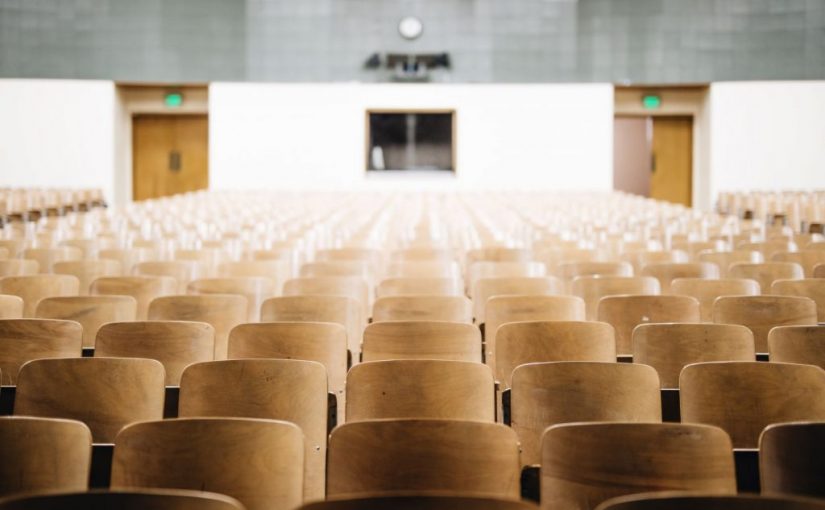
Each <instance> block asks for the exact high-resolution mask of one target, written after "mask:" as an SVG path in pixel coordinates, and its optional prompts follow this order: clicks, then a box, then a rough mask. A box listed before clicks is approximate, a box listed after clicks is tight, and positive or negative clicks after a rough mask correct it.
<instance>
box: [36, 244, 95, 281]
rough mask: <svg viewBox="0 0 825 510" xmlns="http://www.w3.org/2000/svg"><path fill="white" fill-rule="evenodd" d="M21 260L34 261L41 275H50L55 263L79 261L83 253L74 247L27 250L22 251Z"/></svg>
mask: <svg viewBox="0 0 825 510" xmlns="http://www.w3.org/2000/svg"><path fill="white" fill-rule="evenodd" d="M23 258H24V259H31V260H36V261H37V264H38V266H39V267H40V272H41V273H44V274H46V273H52V272H53V268H52V265H53V264H54V263H55V262H62V261H65V260H80V259H82V258H83V251H82V250H80V248H75V247H74V246H60V247H56V248H28V249H25V250H23Z"/></svg>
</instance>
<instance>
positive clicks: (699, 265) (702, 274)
mask: <svg viewBox="0 0 825 510" xmlns="http://www.w3.org/2000/svg"><path fill="white" fill-rule="evenodd" d="M641 274H642V276H652V277H654V278H656V279H657V280H659V286H660V287H661V289H662V294H676V293H675V292H673V291H672V290H671V284H672V282H673V280H675V279H677V278H702V279H707V280H712V279H718V278H719V267H718V266H717V265H716V264H712V263H710V262H682V263H665V264H648V265H646V266H645V267H644V269H642V273H641Z"/></svg>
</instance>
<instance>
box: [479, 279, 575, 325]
mask: <svg viewBox="0 0 825 510" xmlns="http://www.w3.org/2000/svg"><path fill="white" fill-rule="evenodd" d="M564 291H565V287H564V284H563V282H562V281H561V280H559V279H558V278H556V277H555V276H532V277H531V276H510V277H501V278H481V279H480V280H476V283H475V288H474V289H473V315H474V316H475V319H476V323H479V324H484V323H485V322H486V314H485V312H486V308H487V300H488V299H490V298H491V297H493V296H529V295H537V296H552V295H559V294H564Z"/></svg>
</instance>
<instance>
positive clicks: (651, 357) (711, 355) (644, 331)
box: [632, 323, 756, 388]
mask: <svg viewBox="0 0 825 510" xmlns="http://www.w3.org/2000/svg"><path fill="white" fill-rule="evenodd" d="M632 345H633V362H634V363H641V364H643V365H650V366H651V367H653V368H654V369H656V372H657V373H658V374H659V380H660V381H661V383H662V388H678V387H679V374H680V373H681V372H682V369H683V368H684V367H685V366H687V365H690V364H692V363H702V362H706V361H755V360H756V351H755V349H754V343H753V333H752V332H751V330H749V329H748V328H746V327H745V326H740V325H738V324H675V323H672V324H641V325H639V326H638V327H637V328H636V329H634V330H633V341H632Z"/></svg>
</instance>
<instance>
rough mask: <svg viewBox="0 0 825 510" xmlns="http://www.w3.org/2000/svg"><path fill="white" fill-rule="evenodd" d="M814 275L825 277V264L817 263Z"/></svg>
mask: <svg viewBox="0 0 825 510" xmlns="http://www.w3.org/2000/svg"><path fill="white" fill-rule="evenodd" d="M812 276H813V277H814V278H825V264H817V265H815V266H814V271H813V274H812Z"/></svg>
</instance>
